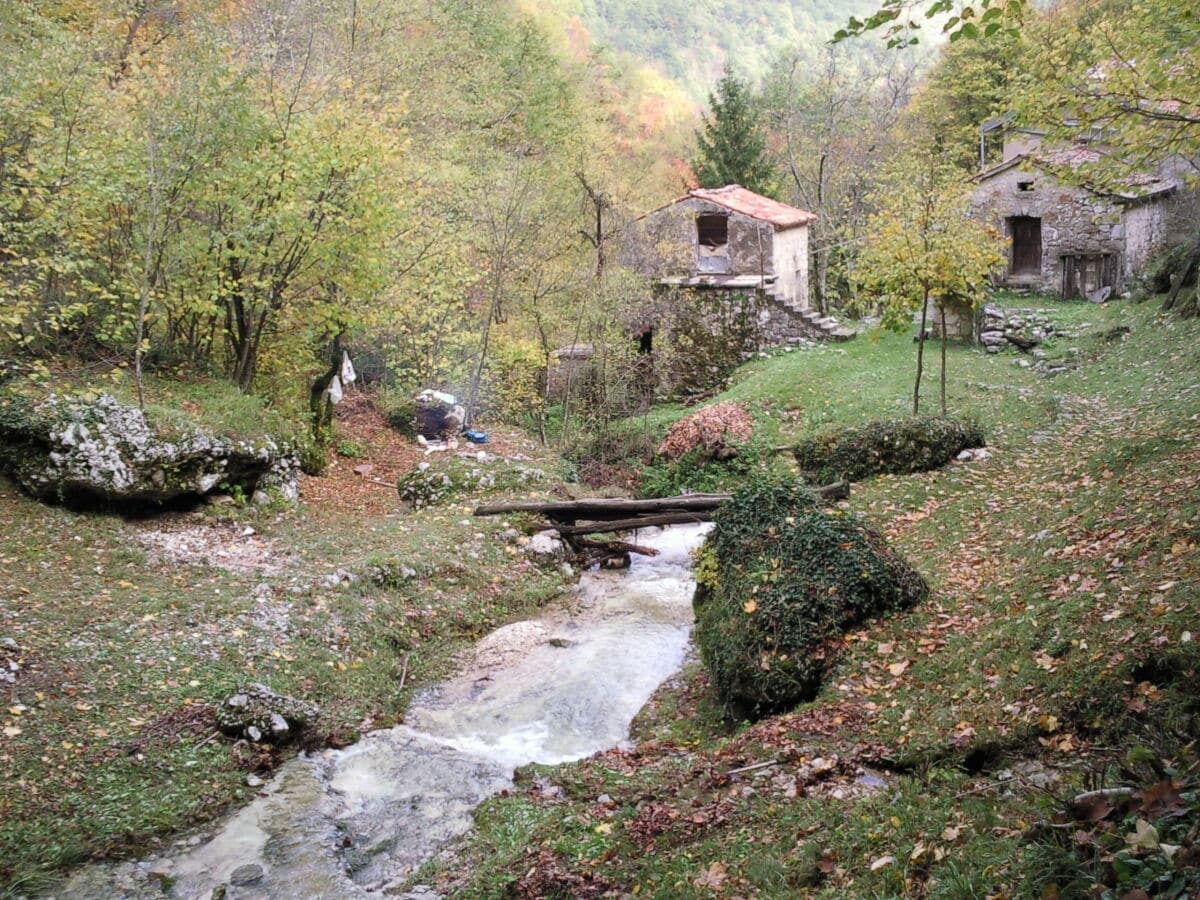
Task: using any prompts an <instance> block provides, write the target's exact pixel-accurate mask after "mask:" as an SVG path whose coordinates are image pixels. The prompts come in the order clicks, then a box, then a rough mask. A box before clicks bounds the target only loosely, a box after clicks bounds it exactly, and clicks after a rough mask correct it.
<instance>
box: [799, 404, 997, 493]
mask: <svg viewBox="0 0 1200 900" xmlns="http://www.w3.org/2000/svg"><path fill="white" fill-rule="evenodd" d="M983 445H984V436H983V430H982V429H981V428H980V427H979V426H978V425H977V424H975V423H974V422H971V421H964V420H958V419H948V418H937V417H934V416H912V417H909V418H904V419H891V420H885V421H876V422H868V423H866V424H865V425H861V426H848V427H842V428H834V429H829V430H827V431H824V432H822V433H820V434H818V435H817V436H816V437H813V438H809V439H808V440H804V441H801V442H800V443H799V444H797V445H796V447H795V448H794V449H793V450H792V454H793V456H795V458H796V464H797V465H798V466H799V467H800V469H801V471H803V472H804V473H805V475H806V476H807V477H809V478H810V479H811V480H812V481H814V482H815V483H817V484H828V483H830V482H832V481H837V480H839V479H845V480H847V481H861V480H862V479H864V478H870V477H871V476H872V475H885V474H886V475H908V474H911V473H913V472H926V471H928V470H930V469H937V468H941V467H942V466H944V465H946V463H948V462H950V460H952V459H954V457H955V456H957V455H958V454H959V453H960V452H961V451H963V450H965V449H967V448H968V447H982V446H983Z"/></svg>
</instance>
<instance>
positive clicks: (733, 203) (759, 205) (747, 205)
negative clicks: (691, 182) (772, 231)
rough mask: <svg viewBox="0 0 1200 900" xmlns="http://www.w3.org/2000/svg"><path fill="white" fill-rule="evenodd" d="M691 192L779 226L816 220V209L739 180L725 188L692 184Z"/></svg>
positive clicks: (737, 211)
mask: <svg viewBox="0 0 1200 900" xmlns="http://www.w3.org/2000/svg"><path fill="white" fill-rule="evenodd" d="M688 196H689V197H695V198H697V199H699V200H707V201H709V202H710V203H716V204H717V205H718V206H723V207H725V208H726V209H728V210H731V211H732V212H735V213H741V214H742V215H743V216H749V217H750V218H752V219H760V220H762V221H764V222H770V223H771V224H772V225H774V226H775V227H776V228H795V227H796V226H797V225H807V224H808V223H809V222H815V221H816V220H817V215H816V213H811V212H809V211H808V210H806V209H800V208H799V207H796V206H788V205H787V204H786V203H780V202H779V201H778V200H772V199H771V198H770V197H764V196H763V195H762V194H756V193H754V191H751V190H747V189H746V188H744V187H742V186H741V185H740V184H730V185H727V186H725V187H722V188H693V189H692V190H690V191H688Z"/></svg>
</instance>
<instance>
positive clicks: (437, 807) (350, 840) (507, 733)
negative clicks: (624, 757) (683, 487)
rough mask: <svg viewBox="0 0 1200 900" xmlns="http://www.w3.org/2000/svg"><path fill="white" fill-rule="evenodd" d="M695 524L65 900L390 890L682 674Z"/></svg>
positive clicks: (82, 881) (89, 876)
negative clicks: (403, 710) (399, 721)
mask: <svg viewBox="0 0 1200 900" xmlns="http://www.w3.org/2000/svg"><path fill="white" fill-rule="evenodd" d="M704 531H705V527H704V526H681V527H677V528H673V529H670V530H667V531H663V532H659V533H656V534H654V535H653V537H643V538H642V539H641V541H642V543H644V544H648V545H649V546H652V547H655V548H656V549H658V550H659V551H660V555H658V556H656V557H650V558H644V559H641V558H639V559H638V560H637V561H636V562H635V563H634V565H633V567H632V568H631V569H630V570H628V571H626V572H589V573H587V574H585V575H584V577H583V579H581V581H580V584H579V587H578V589H577V593H576V595H575V598H574V603H573V604H572V606H571V608H569V609H559V610H555V611H551V612H549V613H547V614H546V615H544V616H542V617H541V618H538V619H535V620H530V621H525V622H517V623H514V624H511V625H508V626H505V627H503V628H500V629H498V630H496V631H494V632H493V633H492V634H490V635H489V636H488V637H486V638H484V639H483V640H482V641H481V642H480V643H479V644H478V645H477V646H476V647H475V649H474V651H473V653H472V654H471V658H470V660H468V661H467V662H466V664H465V665H464V667H463V668H462V670H461V671H460V672H459V674H458V675H457V676H455V677H453V678H451V679H449V680H448V681H446V682H444V683H443V684H441V685H439V686H437V687H436V688H433V689H431V690H429V691H427V692H425V693H424V694H422V695H421V696H420V697H418V698H417V700H416V701H415V702H414V703H413V705H412V707H411V708H410V710H409V713H408V716H407V717H406V721H405V724H403V725H399V726H396V727H394V728H389V729H384V730H381V731H377V732H372V733H370V734H368V735H366V736H365V737H364V738H363V739H362V740H361V741H359V742H358V743H357V744H355V745H353V746H351V747H349V748H347V749H345V750H338V751H335V750H327V751H325V752H323V753H317V754H306V755H302V756H300V757H298V758H296V759H295V760H292V761H290V762H289V763H287V764H285V765H284V766H283V768H282V769H281V770H280V771H279V772H278V774H277V775H276V776H275V777H274V778H273V779H272V780H271V782H270V783H269V784H267V785H266V786H265V787H264V788H263V790H262V791H261V792H260V794H259V796H258V797H257V798H256V799H255V800H254V801H253V802H251V804H250V805H249V806H247V807H245V808H244V809H242V810H240V811H238V812H237V813H235V814H233V815H232V816H231V817H230V818H228V819H227V820H226V821H225V822H224V823H223V824H222V825H220V826H219V827H218V828H217V830H216V831H215V832H214V831H212V830H211V829H210V830H208V831H205V832H202V833H199V834H196V835H190V836H186V837H183V838H181V839H179V840H177V841H176V842H175V844H174V845H173V846H172V848H171V849H170V850H168V851H167V852H166V853H164V854H162V855H161V856H158V857H154V858H150V859H146V860H142V861H138V862H127V863H121V864H116V865H97V866H93V867H89V868H87V869H85V870H82V871H81V872H79V873H77V874H76V875H75V876H74V877H73V878H72V879H71V880H70V881H68V882H67V883H66V884H65V885H64V887H63V889H62V890H61V891H59V892H58V896H61V897H73V898H101V897H104V898H108V897H124V898H143V897H162V896H164V894H165V895H166V896H170V897H175V898H189V900H190V898H197V900H199V898H204V900H207V898H209V897H214V896H216V897H227V898H247V900H249V898H254V900H260V898H261V900H267V898H272V900H273V898H285V897H287V898H292V897H296V896H301V895H303V896H306V897H326V898H338V897H360V896H365V895H367V894H369V893H372V892H375V891H380V890H383V889H392V888H397V887H399V886H401V885H403V884H404V882H405V880H406V879H407V878H408V877H409V875H410V874H411V873H412V872H413V871H415V869H416V868H417V867H418V866H419V865H420V864H421V863H423V862H424V861H425V860H426V859H428V858H429V857H430V856H431V855H432V854H433V853H434V852H435V851H436V850H437V849H438V848H439V847H440V846H442V845H443V844H444V843H445V842H446V841H447V840H449V839H450V838H452V837H454V836H455V835H458V834H461V833H463V832H465V831H466V830H467V829H469V828H470V827H471V821H472V820H471V813H472V810H473V809H474V808H475V806H477V805H478V804H479V803H480V802H481V801H482V800H484V799H485V798H487V797H489V796H491V795H493V794H495V793H498V792H499V791H501V790H504V789H505V788H508V787H510V786H511V785H512V783H513V781H512V776H513V770H514V769H515V768H516V767H518V766H521V765H525V764H527V763H532V762H539V763H547V764H554V763H559V762H566V761H569V760H575V759H580V758H583V757H586V756H588V755H590V754H592V753H595V752H597V751H600V750H604V749H607V748H609V747H613V746H617V745H619V744H621V742H622V741H624V740H625V739H626V736H627V734H628V728H629V723H630V721H631V720H632V719H633V717H634V715H636V713H637V712H638V710H639V709H640V708H641V707H642V706H643V705H644V704H645V703H646V701H647V700H648V699H649V698H650V696H651V694H652V693H653V692H654V690H655V689H656V688H657V687H658V685H659V684H661V683H662V681H664V680H665V679H666V678H667V677H669V676H670V675H671V674H672V673H673V672H674V671H675V670H676V669H677V668H678V667H679V665H680V664H681V663H682V661H683V658H684V654H685V652H686V648H687V642H688V633H689V630H690V623H691V619H692V613H691V594H692V588H693V584H694V583H693V580H692V577H691V571H690V564H691V558H690V552H691V550H692V549H693V548H694V547H695V546H697V545H698V544H699V542H700V541H701V540H702V538H703V534H704Z"/></svg>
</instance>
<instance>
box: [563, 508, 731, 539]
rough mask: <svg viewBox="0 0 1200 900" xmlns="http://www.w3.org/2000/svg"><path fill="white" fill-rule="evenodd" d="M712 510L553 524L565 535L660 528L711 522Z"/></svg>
mask: <svg viewBox="0 0 1200 900" xmlns="http://www.w3.org/2000/svg"><path fill="white" fill-rule="evenodd" d="M711 521H712V511H710V510H697V511H695V512H676V513H665V514H663V515H661V516H637V517H635V518H632V519H614V520H611V521H607V522H592V523H589V524H587V525H551V526H550V528H552V529H554V530H555V531H557V532H558V533H559V534H561V535H562V536H563V537H570V536H572V535H576V534H607V533H608V532H612V531H634V530H636V529H638V528H659V527H662V526H663V525H684V524H688V523H693V522H711Z"/></svg>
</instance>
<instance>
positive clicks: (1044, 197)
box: [971, 126, 1178, 301]
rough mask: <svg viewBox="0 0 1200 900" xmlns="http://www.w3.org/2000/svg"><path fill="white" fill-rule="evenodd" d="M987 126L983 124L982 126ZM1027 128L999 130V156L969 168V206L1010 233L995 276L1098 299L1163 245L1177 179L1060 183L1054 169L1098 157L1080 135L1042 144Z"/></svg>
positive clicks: (1006, 281)
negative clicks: (1120, 184) (1061, 144)
mask: <svg viewBox="0 0 1200 900" xmlns="http://www.w3.org/2000/svg"><path fill="white" fill-rule="evenodd" d="M985 127H986V126H985ZM1040 138H1041V136H1040V134H1039V133H1038V132H1036V131H1033V130H1030V129H1023V130H1017V129H1013V130H1011V131H1009V132H1006V134H1005V139H1004V147H1003V156H1002V159H1001V160H1000V162H998V163H996V164H994V165H992V166H990V167H989V168H985V169H984V170H983V171H981V172H980V173H979V174H978V175H977V176H975V184H976V186H975V189H974V193H973V196H972V201H971V206H972V210H973V213H974V214H975V215H977V216H978V217H980V218H983V219H986V220H988V221H990V222H991V223H992V224H994V225H995V226H996V227H997V228H999V229H1000V230H1001V231H1002V232H1003V233H1004V234H1005V235H1006V236H1007V237H1008V238H1009V240H1010V242H1011V243H1010V247H1009V259H1008V265H1007V266H1006V267H1005V269H1004V270H1003V271H1002V272H1001V273H1000V274H999V276H998V279H997V280H998V282H999V283H1000V284H1002V285H1004V286H1006V287H1027V288H1031V289H1033V290H1036V291H1040V292H1043V293H1048V294H1057V295H1059V296H1061V297H1065V298H1071V297H1087V298H1089V299H1092V300H1097V301H1099V300H1103V299H1105V298H1107V297H1108V296H1110V295H1111V294H1113V293H1116V292H1118V291H1121V290H1122V289H1123V288H1124V286H1125V282H1126V281H1127V280H1128V279H1129V277H1130V276H1132V275H1133V274H1134V273H1135V272H1137V271H1138V269H1139V268H1140V267H1141V266H1142V265H1144V264H1145V263H1146V261H1147V260H1148V259H1149V257H1150V256H1151V255H1152V254H1153V253H1154V252H1155V251H1156V250H1158V249H1159V248H1160V247H1162V245H1163V243H1164V241H1165V240H1166V237H1167V222H1168V213H1167V209H1168V206H1169V203H1168V201H1169V200H1170V199H1171V198H1172V197H1173V195H1174V194H1175V193H1176V191H1177V189H1178V182H1177V181H1176V180H1175V179H1173V178H1172V177H1170V176H1169V175H1166V174H1162V175H1159V174H1153V175H1152V174H1146V175H1140V176H1137V177H1135V178H1134V179H1132V181H1131V183H1130V184H1129V185H1128V186H1127V187H1124V188H1120V189H1108V190H1101V189H1098V188H1096V189H1093V188H1090V187H1087V186H1083V185H1077V184H1066V183H1064V182H1062V181H1061V180H1060V179H1058V178H1057V177H1055V175H1054V174H1053V172H1055V171H1059V172H1061V171H1064V170H1066V169H1071V170H1074V169H1078V168H1079V167H1080V166H1083V165H1085V164H1087V163H1091V162H1096V161H1098V160H1099V159H1100V158H1101V151H1100V150H1098V149H1096V148H1094V147H1092V146H1089V145H1087V144H1084V143H1080V144H1077V145H1074V146H1071V147H1067V148H1063V149H1058V150H1047V149H1045V148H1042V147H1041V145H1040Z"/></svg>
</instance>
